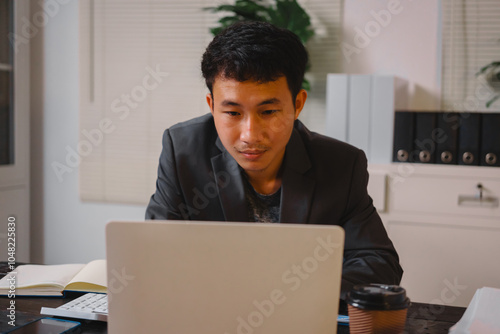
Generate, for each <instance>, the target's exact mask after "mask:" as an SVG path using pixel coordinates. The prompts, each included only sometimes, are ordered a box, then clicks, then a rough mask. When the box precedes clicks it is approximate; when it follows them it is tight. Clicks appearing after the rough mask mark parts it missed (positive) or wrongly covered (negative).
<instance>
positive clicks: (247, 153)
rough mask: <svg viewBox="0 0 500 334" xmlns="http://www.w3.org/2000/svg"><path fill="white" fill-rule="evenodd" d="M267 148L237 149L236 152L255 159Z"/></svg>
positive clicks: (249, 158)
mask: <svg viewBox="0 0 500 334" xmlns="http://www.w3.org/2000/svg"><path fill="white" fill-rule="evenodd" d="M266 151H267V150H263V149H258V150H254V149H251V150H238V152H239V153H240V154H241V155H243V156H244V157H245V158H246V159H248V160H256V159H258V158H260V157H261V156H262V155H264V153H266Z"/></svg>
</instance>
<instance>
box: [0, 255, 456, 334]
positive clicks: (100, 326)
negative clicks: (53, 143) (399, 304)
mask: <svg viewBox="0 0 500 334" xmlns="http://www.w3.org/2000/svg"><path fill="white" fill-rule="evenodd" d="M6 273H7V268H6V266H2V265H1V263H0V278H1V277H3V276H4V275H5V274H6ZM76 297H77V295H75V296H72V297H68V298H58V297H20V296H18V297H17V298H16V322H15V323H16V326H22V325H24V324H26V323H28V322H31V321H34V320H36V319H39V318H43V317H45V316H42V315H40V309H41V308H42V307H43V306H46V307H58V306H60V305H62V304H64V303H67V302H68V301H70V300H71V299H74V298H76ZM9 303H10V299H9V298H8V297H6V296H0V333H4V332H5V331H7V330H12V329H13V327H12V326H10V325H9V324H8V321H9V320H10V319H9V318H7V315H8V311H7V307H8V305H9ZM464 312H465V308H463V307H453V306H441V305H433V304H422V303H412V305H411V306H410V309H409V310H408V316H407V321H406V333H426V334H435V333H448V330H449V328H450V327H451V326H453V325H454V324H455V323H456V322H457V321H458V320H460V318H461V317H462V315H463V313H464ZM77 321H79V322H81V323H82V328H81V329H82V330H81V332H80V333H84V334H102V333H107V323H106V322H101V321H90V320H81V319H78V320H77ZM337 333H339V334H345V333H349V327H346V326H341V325H339V326H338V330H337Z"/></svg>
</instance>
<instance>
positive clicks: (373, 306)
mask: <svg viewBox="0 0 500 334" xmlns="http://www.w3.org/2000/svg"><path fill="white" fill-rule="evenodd" d="M347 303H348V304H350V305H352V306H354V307H357V308H359V309H363V310H402V309H405V308H408V307H409V306H410V299H409V298H408V297H406V290H405V289H404V288H402V287H400V286H398V285H385V284H367V285H356V286H354V287H353V289H352V290H351V291H350V292H349V293H348V294H347Z"/></svg>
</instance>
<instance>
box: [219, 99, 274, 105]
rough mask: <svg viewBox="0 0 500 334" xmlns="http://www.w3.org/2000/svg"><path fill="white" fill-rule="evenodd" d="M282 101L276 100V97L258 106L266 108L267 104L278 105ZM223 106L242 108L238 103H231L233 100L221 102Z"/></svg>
mask: <svg viewBox="0 0 500 334" xmlns="http://www.w3.org/2000/svg"><path fill="white" fill-rule="evenodd" d="M280 102H281V101H280V100H279V99H278V98H276V97H273V98H271V99H267V100H264V101H262V102H260V103H259V104H258V105H257V106H259V107H260V106H264V105H267V104H276V103H280ZM221 105H222V106H223V107H241V104H239V103H238V102H234V101H231V100H223V101H222V102H221Z"/></svg>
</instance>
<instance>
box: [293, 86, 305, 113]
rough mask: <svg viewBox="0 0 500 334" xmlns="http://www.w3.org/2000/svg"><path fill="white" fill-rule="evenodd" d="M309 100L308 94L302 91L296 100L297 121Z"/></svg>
mask: <svg viewBox="0 0 500 334" xmlns="http://www.w3.org/2000/svg"><path fill="white" fill-rule="evenodd" d="M306 100H307V92H306V91H305V89H301V90H300V91H299V93H298V94H297V97H296V98H295V119H297V118H299V115H300V112H301V111H302V109H303V108H304V104H305V103H306Z"/></svg>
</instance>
